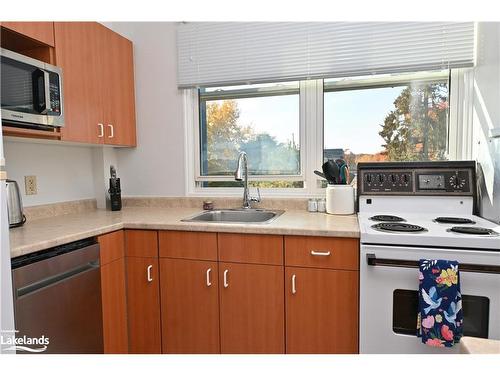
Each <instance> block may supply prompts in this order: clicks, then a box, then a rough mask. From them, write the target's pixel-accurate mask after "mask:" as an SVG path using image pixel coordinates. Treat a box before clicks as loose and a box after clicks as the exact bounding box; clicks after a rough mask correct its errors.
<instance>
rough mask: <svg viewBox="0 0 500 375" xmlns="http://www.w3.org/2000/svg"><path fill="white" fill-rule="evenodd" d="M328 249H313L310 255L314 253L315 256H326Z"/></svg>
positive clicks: (328, 254) (328, 252) (328, 253)
mask: <svg viewBox="0 0 500 375" xmlns="http://www.w3.org/2000/svg"><path fill="white" fill-rule="evenodd" d="M330 254H331V253H330V251H315V250H311V255H316V256H320V257H327V256H330Z"/></svg>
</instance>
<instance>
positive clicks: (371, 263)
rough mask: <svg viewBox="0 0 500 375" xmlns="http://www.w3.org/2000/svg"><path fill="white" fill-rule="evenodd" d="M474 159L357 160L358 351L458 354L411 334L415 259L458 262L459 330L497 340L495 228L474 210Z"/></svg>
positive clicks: (499, 231) (499, 255)
mask: <svg viewBox="0 0 500 375" xmlns="http://www.w3.org/2000/svg"><path fill="white" fill-rule="evenodd" d="M475 178H476V177H475V163H474V162H466V161H464V162H425V163H414V162H410V163H360V164H359V165H358V211H359V212H358V220H359V225H360V242H361V249H360V352H361V353H443V354H444V353H457V351H458V348H457V347H455V348H451V349H449V348H431V347H428V346H426V345H424V344H422V342H421V339H420V338H418V337H417V336H416V317H417V312H418V311H417V309H418V294H417V290H418V261H419V260H420V259H449V260H457V261H459V263H460V266H459V270H460V276H461V289H462V295H463V310H464V335H466V336H476V337H484V338H493V339H500V319H498V318H497V317H498V315H499V313H500V292H499V290H500V226H499V225H498V224H496V223H493V222H490V221H488V220H485V219H483V218H481V217H479V216H477V215H475V212H476V211H477V209H476V206H475V202H476V200H477V197H476V185H475Z"/></svg>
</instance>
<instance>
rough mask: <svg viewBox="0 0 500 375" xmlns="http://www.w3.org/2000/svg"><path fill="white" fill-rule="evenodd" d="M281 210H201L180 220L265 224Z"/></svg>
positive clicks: (281, 211) (281, 212) (280, 212)
mask: <svg viewBox="0 0 500 375" xmlns="http://www.w3.org/2000/svg"><path fill="white" fill-rule="evenodd" d="M283 212H284V211H283V210H261V209H250V208H248V209H243V208H242V209H228V210H214V211H203V212H201V213H199V214H196V215H194V216H191V217H188V218H185V219H182V220H181V221H193V222H205V223H236V224H242V223H245V224H267V223H270V222H271V221H273V220H274V219H276V218H277V217H278V216H280V215H281V214H283Z"/></svg>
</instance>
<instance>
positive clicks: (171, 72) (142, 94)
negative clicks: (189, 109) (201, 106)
mask: <svg viewBox="0 0 500 375" xmlns="http://www.w3.org/2000/svg"><path fill="white" fill-rule="evenodd" d="M104 25H106V26H107V27H109V28H111V29H112V30H114V31H116V32H117V33H119V34H121V35H123V36H125V37H126V38H128V39H130V40H131V41H132V42H133V43H134V68H135V100H136V119H137V148H136V149H118V151H117V155H118V163H119V168H118V171H117V172H118V175H119V177H121V187H122V194H123V195H136V196H137V195H142V196H183V195H184V194H185V175H184V173H185V168H184V127H183V99H182V93H181V91H179V90H178V89H177V50H176V31H175V23H173V22H108V23H104Z"/></svg>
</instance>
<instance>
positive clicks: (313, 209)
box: [307, 198, 318, 212]
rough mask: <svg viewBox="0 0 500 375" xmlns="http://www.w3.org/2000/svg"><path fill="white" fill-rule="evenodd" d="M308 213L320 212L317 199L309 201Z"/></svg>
mask: <svg viewBox="0 0 500 375" xmlns="http://www.w3.org/2000/svg"><path fill="white" fill-rule="evenodd" d="M307 211H309V212H318V201H317V200H316V199H314V198H311V199H309V200H308V201H307Z"/></svg>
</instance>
